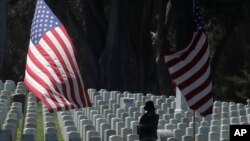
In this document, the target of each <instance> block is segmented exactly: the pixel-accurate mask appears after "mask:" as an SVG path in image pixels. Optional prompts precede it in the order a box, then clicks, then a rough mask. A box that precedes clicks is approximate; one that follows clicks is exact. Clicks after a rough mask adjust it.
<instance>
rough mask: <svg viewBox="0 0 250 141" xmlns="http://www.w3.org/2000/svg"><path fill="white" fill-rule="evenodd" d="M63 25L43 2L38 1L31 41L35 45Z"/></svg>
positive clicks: (41, 0)
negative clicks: (45, 35)
mask: <svg viewBox="0 0 250 141" xmlns="http://www.w3.org/2000/svg"><path fill="white" fill-rule="evenodd" d="M60 25H61V22H60V21H59V20H58V18H57V17H56V16H55V15H54V14H53V12H52V11H51V10H50V9H49V7H48V5H47V4H46V3H45V2H44V1H43V0H38V1H37V5H36V9H35V14H34V18H33V21H32V26H31V35H30V36H31V41H32V42H33V44H34V45H36V44H37V42H39V40H40V39H41V37H42V36H43V34H45V33H46V32H48V31H50V30H51V29H54V28H56V27H58V26H60Z"/></svg>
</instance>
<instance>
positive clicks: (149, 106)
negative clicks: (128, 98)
mask: <svg viewBox="0 0 250 141" xmlns="http://www.w3.org/2000/svg"><path fill="white" fill-rule="evenodd" d="M144 109H145V110H146V111H148V112H151V111H155V106H154V103H153V102H152V101H147V102H146V103H145V107H144Z"/></svg>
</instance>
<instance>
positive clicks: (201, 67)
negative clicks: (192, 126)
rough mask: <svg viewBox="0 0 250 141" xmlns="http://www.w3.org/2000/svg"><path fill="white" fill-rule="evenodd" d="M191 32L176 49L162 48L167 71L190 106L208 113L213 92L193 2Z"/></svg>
mask: <svg viewBox="0 0 250 141" xmlns="http://www.w3.org/2000/svg"><path fill="white" fill-rule="evenodd" d="M194 27H195V30H194V33H193V37H192V40H191V42H190V43H189V45H188V46H187V47H186V48H184V49H183V50H181V51H178V52H171V53H170V52H164V53H163V55H164V60H165V63H166V64H167V66H168V71H169V73H170V75H171V76H172V78H173V79H174V81H175V83H176V85H177V86H178V88H179V89H180V90H181V92H182V94H184V96H185V98H186V100H187V103H188V105H189V107H190V109H192V110H194V111H196V112H198V113H200V115H202V116H206V115H209V114H212V106H213V96H212V80H211V75H210V61H209V60H210V59H209V54H210V53H209V48H208V41H207V36H206V35H205V33H204V32H205V22H204V19H203V16H202V14H201V9H200V7H198V6H197V3H196V4H195V12H194Z"/></svg>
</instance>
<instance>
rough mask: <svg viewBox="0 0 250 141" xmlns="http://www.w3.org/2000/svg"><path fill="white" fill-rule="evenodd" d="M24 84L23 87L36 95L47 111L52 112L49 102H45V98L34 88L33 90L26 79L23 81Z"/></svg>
mask: <svg viewBox="0 0 250 141" xmlns="http://www.w3.org/2000/svg"><path fill="white" fill-rule="evenodd" d="M24 83H25V86H26V87H27V88H28V89H29V90H30V91H31V92H32V93H34V94H36V96H37V97H38V98H39V99H40V100H42V101H43V103H44V104H45V105H46V107H47V108H48V110H49V111H51V110H52V111H53V108H52V107H51V105H50V104H49V102H48V101H47V100H46V98H45V97H44V95H43V94H42V93H40V92H39V91H38V90H37V89H36V88H34V87H33V86H32V85H31V84H30V83H29V82H28V81H27V80H26V79H24Z"/></svg>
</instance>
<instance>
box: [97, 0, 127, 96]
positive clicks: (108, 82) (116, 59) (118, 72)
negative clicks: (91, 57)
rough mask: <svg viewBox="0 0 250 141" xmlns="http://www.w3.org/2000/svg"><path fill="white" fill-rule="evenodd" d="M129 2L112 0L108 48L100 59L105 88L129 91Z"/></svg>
mask: <svg viewBox="0 0 250 141" xmlns="http://www.w3.org/2000/svg"><path fill="white" fill-rule="evenodd" d="M127 14H128V1H127V0H112V1H111V7H110V19H109V29H108V36H107V44H106V48H105V50H104V52H103V54H102V55H101V58H100V61H99V62H100V68H101V75H102V82H103V83H104V88H106V89H108V90H119V91H124V90H128V87H127V86H128V84H127V83H128V80H127V79H128V75H127V74H128V59H129V58H128V49H129V46H130V44H129V35H128V15H127Z"/></svg>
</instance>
